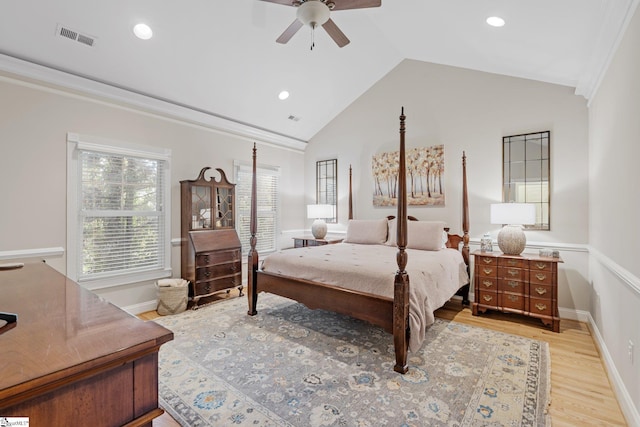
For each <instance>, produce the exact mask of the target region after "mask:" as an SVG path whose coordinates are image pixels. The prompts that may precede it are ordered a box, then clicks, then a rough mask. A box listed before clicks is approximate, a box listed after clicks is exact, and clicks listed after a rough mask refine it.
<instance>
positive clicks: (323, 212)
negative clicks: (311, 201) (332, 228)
mask: <svg viewBox="0 0 640 427" xmlns="http://www.w3.org/2000/svg"><path fill="white" fill-rule="evenodd" d="M307 218H309V219H318V218H333V205H307Z"/></svg>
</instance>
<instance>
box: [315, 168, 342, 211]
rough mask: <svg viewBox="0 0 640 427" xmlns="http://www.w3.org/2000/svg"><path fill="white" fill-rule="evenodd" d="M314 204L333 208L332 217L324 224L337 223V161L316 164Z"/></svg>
mask: <svg viewBox="0 0 640 427" xmlns="http://www.w3.org/2000/svg"><path fill="white" fill-rule="evenodd" d="M316 203H317V204H319V205H331V206H333V216H331V217H329V218H324V220H325V222H329V223H336V222H338V159H331V160H321V161H318V162H316Z"/></svg>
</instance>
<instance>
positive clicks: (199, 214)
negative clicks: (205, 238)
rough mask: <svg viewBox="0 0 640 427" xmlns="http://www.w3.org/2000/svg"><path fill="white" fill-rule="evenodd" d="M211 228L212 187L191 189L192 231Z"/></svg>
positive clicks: (196, 186)
mask: <svg viewBox="0 0 640 427" xmlns="http://www.w3.org/2000/svg"><path fill="white" fill-rule="evenodd" d="M203 228H211V187H205V186H201V185H194V186H193V187H192V188H191V229H192V230H199V229H203Z"/></svg>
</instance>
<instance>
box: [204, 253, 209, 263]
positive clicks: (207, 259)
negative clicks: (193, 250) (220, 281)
mask: <svg viewBox="0 0 640 427" xmlns="http://www.w3.org/2000/svg"><path fill="white" fill-rule="evenodd" d="M204 262H206V263H209V255H205V256H204Z"/></svg>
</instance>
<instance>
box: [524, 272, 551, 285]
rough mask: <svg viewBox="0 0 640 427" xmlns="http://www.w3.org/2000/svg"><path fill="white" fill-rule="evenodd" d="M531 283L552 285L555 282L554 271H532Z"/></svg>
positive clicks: (530, 275)
mask: <svg viewBox="0 0 640 427" xmlns="http://www.w3.org/2000/svg"><path fill="white" fill-rule="evenodd" d="M529 282H530V283H531V285H532V286H533V285H550V284H552V283H553V273H552V272H551V271H533V270H532V271H531V272H530V273H529Z"/></svg>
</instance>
